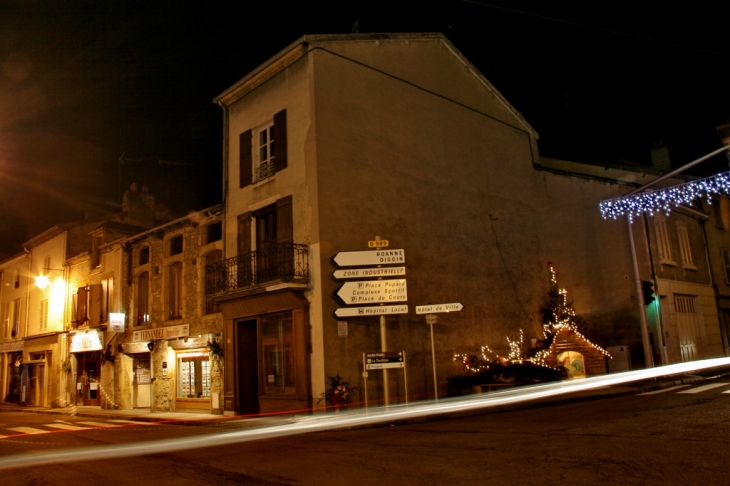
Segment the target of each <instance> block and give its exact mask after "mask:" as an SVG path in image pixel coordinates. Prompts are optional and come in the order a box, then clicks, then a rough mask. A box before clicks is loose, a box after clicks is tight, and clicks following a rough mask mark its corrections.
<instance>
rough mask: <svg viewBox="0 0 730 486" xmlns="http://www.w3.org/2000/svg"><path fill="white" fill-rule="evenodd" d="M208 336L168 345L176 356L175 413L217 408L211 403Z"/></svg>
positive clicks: (172, 342)
mask: <svg viewBox="0 0 730 486" xmlns="http://www.w3.org/2000/svg"><path fill="white" fill-rule="evenodd" d="M207 343H208V335H205V336H200V337H194V338H193V337H188V338H185V339H175V340H171V341H168V345H169V346H170V348H171V349H172V350H173V352H174V353H175V367H176V369H177V376H176V379H175V382H176V386H175V390H176V393H175V409H176V410H179V411H181V412H184V411H205V412H208V411H210V410H211V408H218V406H217V404H215V405H214V404H212V403H211V397H212V394H211V371H212V370H211V356H210V350H209V349H208V347H207Z"/></svg>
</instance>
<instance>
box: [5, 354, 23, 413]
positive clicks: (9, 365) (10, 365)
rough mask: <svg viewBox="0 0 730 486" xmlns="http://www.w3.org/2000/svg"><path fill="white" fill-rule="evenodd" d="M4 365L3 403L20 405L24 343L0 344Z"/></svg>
mask: <svg viewBox="0 0 730 486" xmlns="http://www.w3.org/2000/svg"><path fill="white" fill-rule="evenodd" d="M0 352H1V353H2V354H1V355H0V356H2V363H3V383H4V384H5V385H4V387H3V388H4V390H3V401H4V402H6V403H17V404H20V392H21V375H22V373H23V341H9V342H5V343H1V344H0Z"/></svg>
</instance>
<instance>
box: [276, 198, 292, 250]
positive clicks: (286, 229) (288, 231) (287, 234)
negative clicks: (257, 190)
mask: <svg viewBox="0 0 730 486" xmlns="http://www.w3.org/2000/svg"><path fill="white" fill-rule="evenodd" d="M291 206H292V198H291V196H287V197H285V198H283V199H279V200H278V201H276V240H277V242H278V243H289V242H292V241H294V237H293V233H294V228H293V223H292V208H291Z"/></svg>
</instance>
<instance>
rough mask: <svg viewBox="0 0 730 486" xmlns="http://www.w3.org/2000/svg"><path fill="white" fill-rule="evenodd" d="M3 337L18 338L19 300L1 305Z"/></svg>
mask: <svg viewBox="0 0 730 486" xmlns="http://www.w3.org/2000/svg"><path fill="white" fill-rule="evenodd" d="M2 311H3V336H4V337H5V338H6V339H8V338H14V337H19V335H18V331H19V330H20V299H15V300H10V301H8V302H4V303H3V309H2Z"/></svg>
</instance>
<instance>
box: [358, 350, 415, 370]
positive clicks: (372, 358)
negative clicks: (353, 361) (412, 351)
mask: <svg viewBox="0 0 730 486" xmlns="http://www.w3.org/2000/svg"><path fill="white" fill-rule="evenodd" d="M405 365H406V360H405V356H404V351H383V352H380V353H365V369H366V370H382V369H385V368H403V367H405Z"/></svg>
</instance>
